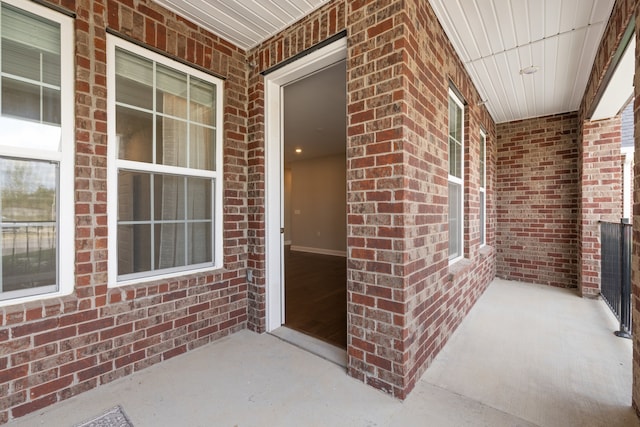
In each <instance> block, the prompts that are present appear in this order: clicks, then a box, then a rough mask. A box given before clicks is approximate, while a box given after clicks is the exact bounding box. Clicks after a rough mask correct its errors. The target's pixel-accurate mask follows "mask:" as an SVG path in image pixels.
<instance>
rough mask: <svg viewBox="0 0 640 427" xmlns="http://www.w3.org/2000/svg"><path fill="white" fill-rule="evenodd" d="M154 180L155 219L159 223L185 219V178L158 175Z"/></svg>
mask: <svg viewBox="0 0 640 427" xmlns="http://www.w3.org/2000/svg"><path fill="white" fill-rule="evenodd" d="M153 179H154V183H155V185H154V203H155V214H154V217H155V219H156V220H158V221H170V220H176V219H184V200H185V197H184V180H185V178H183V177H178V176H172V175H160V174H156V175H154V177H153Z"/></svg>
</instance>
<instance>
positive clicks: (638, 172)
mask: <svg viewBox="0 0 640 427" xmlns="http://www.w3.org/2000/svg"><path fill="white" fill-rule="evenodd" d="M635 17H636V61H635V63H636V74H635V77H634V86H635V104H634V124H635V127H634V140H635V153H634V154H635V157H634V162H633V164H634V178H633V180H634V182H633V188H634V197H633V208H632V212H633V215H632V216H633V220H632V223H633V255H632V257H633V259H632V261H631V266H632V273H631V293H632V296H631V301H632V304H631V307H632V311H631V318H632V319H633V326H632V330H633V331H635V333H634V334H633V337H632V340H633V366H632V369H633V389H632V402H633V407H634V408H635V410H636V413H637V414H638V416H640V333H638V331H640V2H636V8H635Z"/></svg>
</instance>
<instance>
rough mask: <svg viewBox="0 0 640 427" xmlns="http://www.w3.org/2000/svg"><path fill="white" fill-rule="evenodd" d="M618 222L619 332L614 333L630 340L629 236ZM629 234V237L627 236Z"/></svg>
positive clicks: (622, 221)
mask: <svg viewBox="0 0 640 427" xmlns="http://www.w3.org/2000/svg"><path fill="white" fill-rule="evenodd" d="M626 228H627V225H626V224H625V221H624V220H621V221H620V330H619V331H616V332H614V333H615V334H616V336H618V337H621V338H631V311H630V310H631V280H630V279H631V274H630V273H631V272H630V269H631V250H630V248H631V244H630V243H631V241H630V239H631V235H630V233H627V231H626ZM628 234H629V235H628Z"/></svg>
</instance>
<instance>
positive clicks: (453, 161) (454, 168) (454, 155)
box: [449, 138, 462, 178]
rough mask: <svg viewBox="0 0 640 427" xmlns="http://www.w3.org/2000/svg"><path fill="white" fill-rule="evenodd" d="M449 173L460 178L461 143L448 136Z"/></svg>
mask: <svg viewBox="0 0 640 427" xmlns="http://www.w3.org/2000/svg"><path fill="white" fill-rule="evenodd" d="M449 175H453V176H455V177H457V178H462V145H461V144H460V143H458V142H457V141H456V140H454V139H452V138H449Z"/></svg>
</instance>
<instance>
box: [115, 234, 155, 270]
mask: <svg viewBox="0 0 640 427" xmlns="http://www.w3.org/2000/svg"><path fill="white" fill-rule="evenodd" d="M150 269H151V225H149V224H129V225H122V224H120V225H118V274H119V275H123V274H131V273H137V272H140V271H149V270H150Z"/></svg>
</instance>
